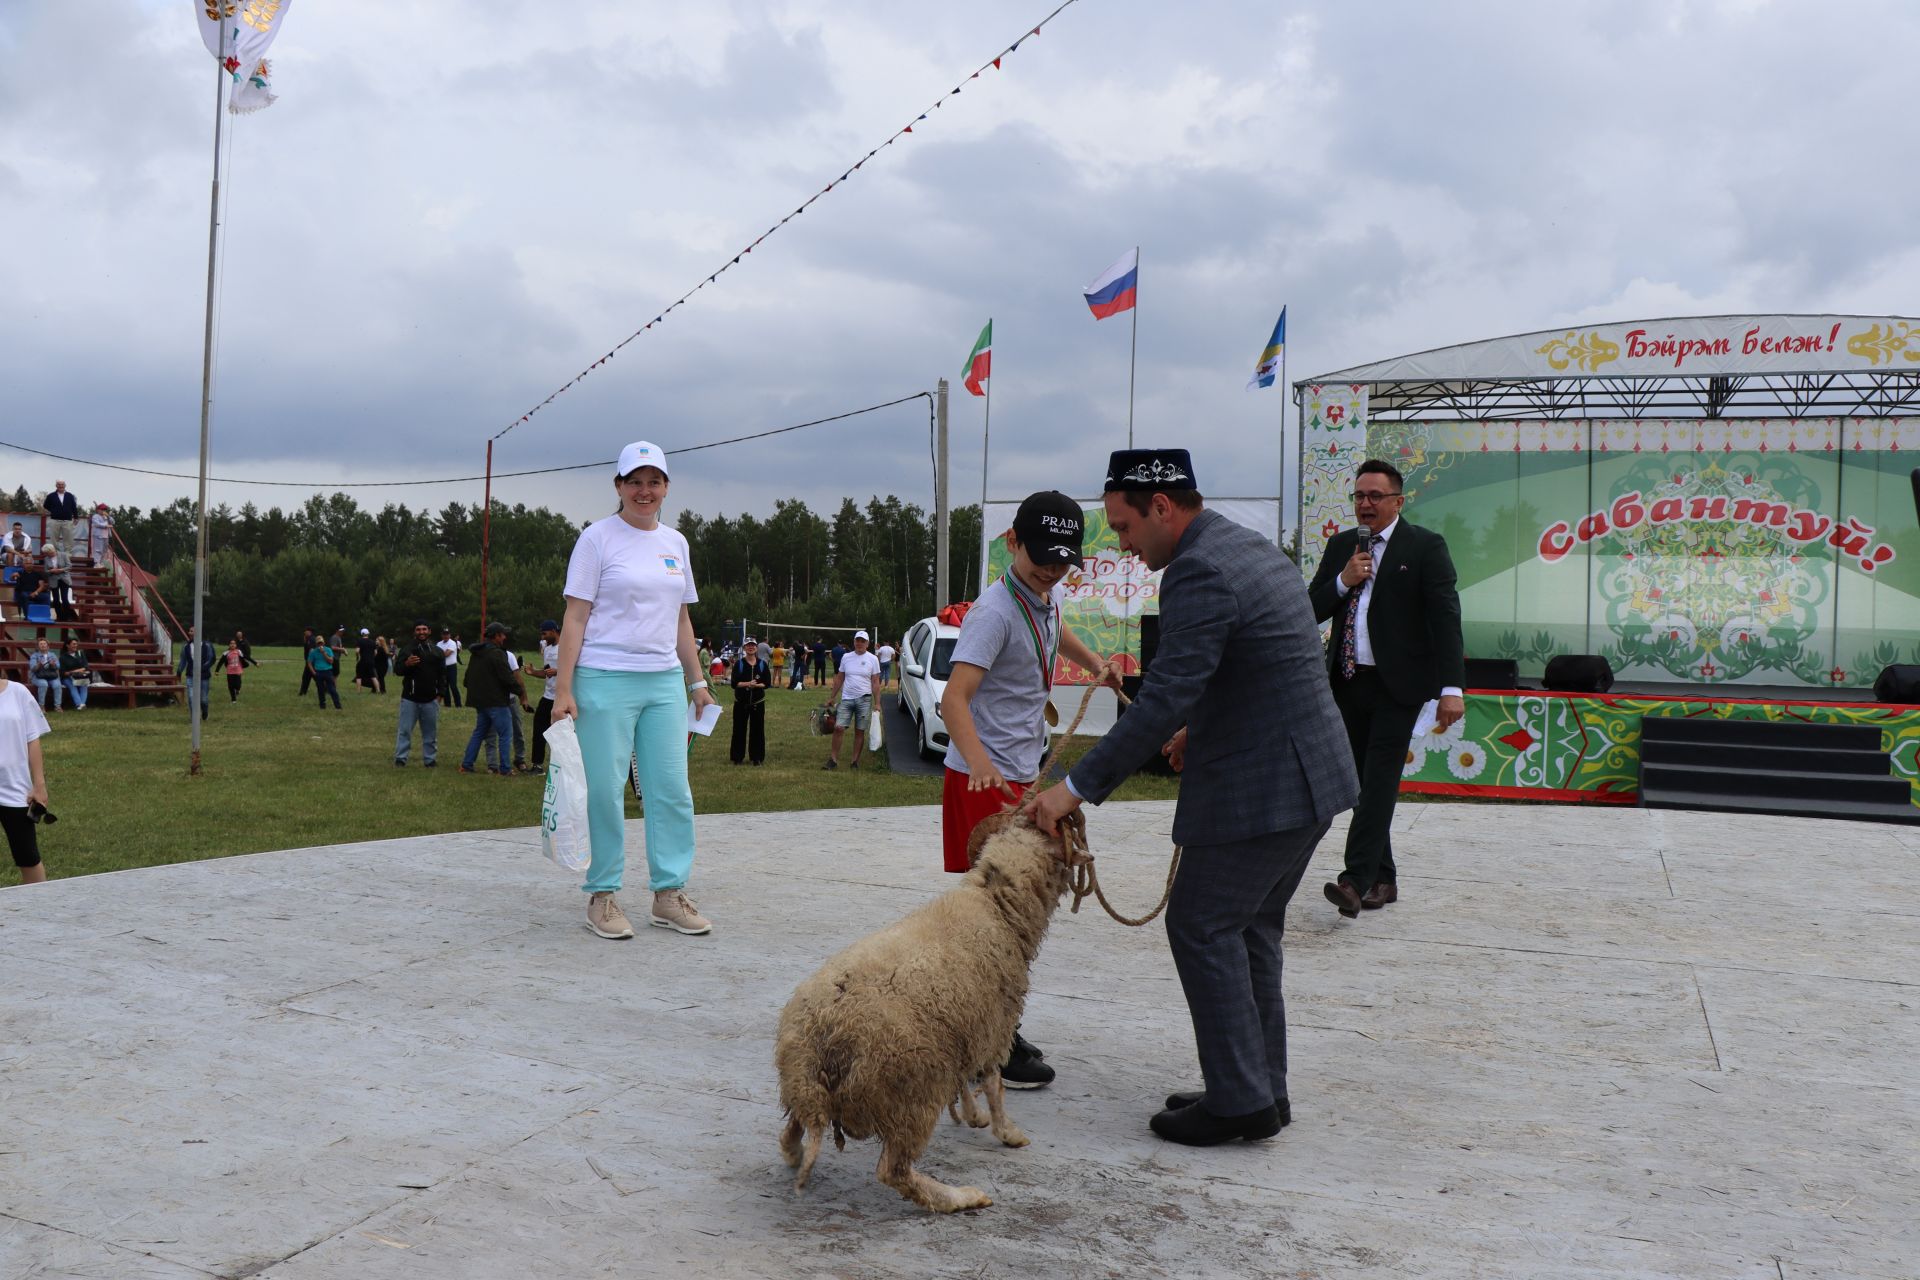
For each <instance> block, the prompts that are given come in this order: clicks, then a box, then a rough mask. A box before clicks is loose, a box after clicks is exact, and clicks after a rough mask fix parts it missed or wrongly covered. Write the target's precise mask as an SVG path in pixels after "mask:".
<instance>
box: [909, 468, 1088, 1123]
mask: <svg viewBox="0 0 1920 1280" xmlns="http://www.w3.org/2000/svg"><path fill="white" fill-rule="evenodd" d="M1085 524H1086V519H1085V515H1084V513H1083V512H1082V511H1081V510H1080V504H1079V503H1077V502H1075V501H1074V500H1073V499H1072V498H1069V497H1068V496H1067V495H1066V494H1064V493H1056V492H1052V491H1048V492H1044V493H1036V494H1033V495H1032V496H1030V497H1029V498H1028V499H1027V500H1026V501H1025V502H1022V503H1021V504H1020V510H1019V511H1018V512H1017V513H1016V514H1015V515H1014V517H1013V528H1012V530H1010V531H1009V532H1008V533H1007V535H1006V537H1007V550H1008V551H1009V552H1011V553H1012V555H1013V563H1012V565H1011V566H1010V568H1009V570H1008V572H1007V573H1006V574H1005V575H1004V576H1003V577H1001V578H1000V580H999V581H997V582H995V583H993V584H991V585H990V586H988V587H987V589H986V590H985V591H983V592H981V593H980V598H979V599H978V600H976V601H974V603H973V607H972V608H971V609H969V610H968V611H967V617H966V621H965V622H964V623H963V624H962V625H961V627H960V638H959V639H958V640H957V641H955V642H954V648H953V675H952V676H950V677H949V678H948V680H947V691H946V693H945V694H944V695H943V696H942V698H941V700H940V716H941V719H943V720H944V721H945V722H946V726H947V734H948V736H949V739H950V744H949V745H948V747H947V774H946V785H945V788H944V789H943V792H942V795H941V811H940V827H941V836H942V845H943V847H944V849H945V854H946V868H947V870H948V871H955V872H963V871H966V870H967V869H968V866H969V865H970V864H969V862H968V859H967V841H968V839H969V837H971V836H972V835H973V829H974V827H975V826H976V825H978V823H979V821H980V820H981V819H982V818H984V817H987V816H988V815H990V814H993V813H998V812H1000V811H1001V809H1003V808H1004V807H1005V806H1006V805H1007V804H1009V803H1013V802H1018V801H1019V799H1020V797H1021V795H1022V793H1024V792H1025V791H1026V789H1027V788H1028V787H1029V786H1031V785H1032V784H1033V782H1034V780H1035V779H1036V778H1037V777H1038V775H1039V772H1040V761H1041V759H1042V758H1043V757H1044V756H1045V755H1046V749H1047V726H1048V725H1049V724H1050V723H1052V719H1053V717H1052V715H1051V714H1050V713H1051V712H1052V707H1051V706H1050V705H1049V703H1048V695H1049V694H1050V693H1051V692H1052V690H1053V678H1054V672H1055V669H1056V667H1057V665H1058V661H1059V658H1060V657H1061V656H1062V655H1064V656H1065V657H1066V659H1067V660H1068V661H1069V662H1072V663H1073V664H1074V665H1075V666H1078V667H1081V668H1084V669H1085V670H1087V671H1092V672H1096V673H1098V675H1099V676H1100V678H1101V679H1103V680H1104V681H1106V682H1107V683H1108V684H1111V685H1112V686H1113V687H1114V688H1116V689H1117V688H1119V687H1120V669H1119V667H1118V665H1117V664H1116V663H1115V662H1114V661H1111V660H1105V659H1102V658H1101V657H1100V655H1098V654H1096V653H1094V652H1093V650H1091V649H1089V648H1088V647H1087V645H1086V643H1085V642H1084V641H1082V640H1081V639H1080V638H1079V637H1078V636H1076V635H1074V634H1073V633H1072V632H1071V631H1069V630H1067V629H1066V628H1065V627H1064V626H1062V625H1061V616H1060V601H1061V598H1062V596H1064V594H1065V590H1066V589H1065V587H1064V586H1063V585H1062V582H1063V580H1064V579H1065V578H1066V576H1067V574H1068V573H1069V572H1071V571H1073V570H1075V569H1078V568H1079V567H1080V562H1081V536H1082V533H1083V531H1084V529H1085ZM1000 1078H1001V1080H1002V1081H1003V1082H1004V1083H1005V1084H1006V1086H1007V1087H1008V1088H1010V1089H1037V1088H1040V1087H1041V1086H1043V1085H1045V1084H1047V1083H1049V1082H1050V1081H1051V1080H1052V1079H1053V1068H1052V1067H1050V1066H1048V1065H1047V1064H1046V1063H1045V1062H1044V1061H1043V1060H1042V1055H1041V1053H1040V1051H1039V1050H1038V1049H1035V1048H1034V1047H1033V1046H1032V1045H1030V1044H1028V1043H1027V1042H1026V1040H1025V1039H1023V1038H1022V1037H1021V1036H1020V1034H1019V1033H1018V1032H1017V1031H1016V1032H1015V1033H1014V1037H1013V1049H1012V1052H1011V1053H1010V1054H1009V1055H1008V1058H1007V1063H1006V1065H1005V1066H1003V1067H1002V1068H1001V1069H1000Z"/></svg>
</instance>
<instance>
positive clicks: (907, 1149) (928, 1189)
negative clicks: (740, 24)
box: [876, 1110, 993, 1213]
mask: <svg viewBox="0 0 1920 1280" xmlns="http://www.w3.org/2000/svg"><path fill="white" fill-rule="evenodd" d="M939 1122H940V1112H939V1111H938V1110H933V1111H930V1112H929V1113H928V1114H927V1116H926V1118H925V1120H924V1122H921V1123H918V1124H916V1127H915V1130H914V1131H912V1132H905V1133H903V1132H901V1131H899V1130H894V1131H892V1132H887V1133H882V1134H881V1135H880V1139H881V1147H880V1167H879V1169H878V1170H876V1172H877V1173H878V1174H879V1177H880V1181H881V1182H882V1183H884V1184H885V1185H887V1186H889V1187H892V1188H893V1189H894V1190H895V1191H898V1192H899V1193H900V1194H901V1195H903V1196H905V1197H906V1198H907V1199H909V1200H911V1201H913V1202H914V1203H915V1204H917V1205H922V1206H924V1207H926V1208H928V1209H931V1210H933V1211H934V1212H935V1213H958V1212H959V1211H960V1210H962V1209H984V1208H986V1207H987V1206H988V1205H990V1204H992V1203H993V1201H992V1199H990V1198H989V1197H988V1196H987V1193H986V1192H984V1191H982V1190H981V1189H980V1188H978V1187H949V1186H947V1185H946V1184H944V1183H940V1182H935V1181H934V1180H933V1179H932V1178H929V1177H928V1176H927V1175H926V1174H924V1173H921V1172H920V1171H919V1170H918V1169H915V1168H914V1167H913V1162H914V1161H915V1160H917V1159H919V1157H920V1153H921V1152H923V1151H925V1150H926V1149H927V1139H928V1138H931V1137H932V1136H933V1128H934V1126H935V1125H936V1124H938V1123H939Z"/></svg>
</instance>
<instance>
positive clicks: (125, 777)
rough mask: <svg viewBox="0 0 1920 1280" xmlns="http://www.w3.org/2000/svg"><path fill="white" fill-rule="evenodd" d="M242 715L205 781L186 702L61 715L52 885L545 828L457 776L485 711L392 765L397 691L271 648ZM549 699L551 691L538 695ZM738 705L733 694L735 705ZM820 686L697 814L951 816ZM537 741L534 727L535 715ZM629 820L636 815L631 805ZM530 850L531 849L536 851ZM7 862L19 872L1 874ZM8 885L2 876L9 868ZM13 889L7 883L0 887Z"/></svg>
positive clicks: (697, 780)
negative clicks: (815, 718)
mask: <svg viewBox="0 0 1920 1280" xmlns="http://www.w3.org/2000/svg"><path fill="white" fill-rule="evenodd" d="M255 656H256V657H258V658H259V659H260V661H261V665H260V666H259V667H254V668H249V669H248V671H247V675H246V683H245V686H244V688H242V690H241V693H240V700H239V701H238V702H237V703H229V702H228V701H227V689H226V680H225V678H224V677H223V676H219V675H216V676H215V677H214V680H213V686H212V689H213V692H212V698H211V704H212V705H211V709H210V715H209V717H208V720H207V724H206V727H205V732H204V734H203V735H202V745H201V764H202V773H201V776H199V777H197V778H196V777H192V776H190V774H189V772H188V767H187V766H188V756H189V751H188V738H187V733H188V725H187V712H186V709H185V708H184V707H153V708H144V709H141V710H137V711H115V710H102V709H96V710H90V711H85V712H75V711H72V710H68V711H65V712H62V713H60V714H58V715H50V716H49V717H48V719H49V721H50V722H51V723H52V725H53V732H52V733H51V734H50V735H48V737H47V738H46V739H45V740H44V744H43V745H44V748H45V752H46V761H47V784H48V790H49V793H50V798H51V800H52V802H53V803H52V805H51V808H52V809H53V811H54V813H56V814H58V815H59V818H60V821H59V822H58V823H57V824H56V825H54V826H52V827H42V828H41V852H42V854H43V855H44V857H45V858H46V863H47V874H48V875H49V876H51V877H56V878H57V877H61V876H76V875H90V874H93V873H95V872H101V871H120V870H124V869H126V868H129V867H148V866H158V865H162V864H165V863H170V862H188V861H192V860H195V859H199V858H219V857H226V856H228V855H231V854H236V853H258V852H261V851H263V850H267V849H291V848H300V847H303V846H307V845H319V844H340V843H345V842H348V841H357V840H384V839H391V838H396V837H400V836H413V835H426V834H432V833H435V832H442V831H472V830H485V829H488V828H496V827H521V826H524V827H532V826H536V825H537V824H538V823H539V820H540V799H541V793H542V783H541V780H540V779H539V778H538V777H516V778H500V777H495V776H492V775H486V774H473V775H464V774H461V773H459V772H458V771H457V766H458V764H459V762H460V756H461V754H462V753H463V751H464V750H465V748H466V744H467V739H468V737H469V735H471V734H472V732H473V720H474V717H473V713H472V712H471V711H469V710H467V709H465V708H454V707H443V708H441V712H440V734H439V760H440V763H439V767H437V768H435V769H432V770H428V769H423V768H421V767H420V749H419V746H418V743H417V741H416V743H415V746H414V749H413V752H412V760H411V762H410V763H409V765H408V767H407V768H405V769H396V768H394V766H393V739H394V728H395V722H396V717H397V715H398V710H397V704H398V702H399V681H398V680H389V681H388V682H387V689H388V692H387V693H386V694H385V696H380V695H375V694H368V693H363V692H361V691H360V690H358V689H355V688H352V687H351V686H348V687H345V688H343V689H342V690H341V691H340V700H341V702H342V703H344V704H345V708H344V710H341V711H335V710H333V708H332V707H331V706H329V707H328V708H327V709H326V710H325V711H321V710H319V709H318V708H317V707H316V706H315V705H314V699H313V696H312V695H311V694H309V695H308V696H307V697H306V698H304V699H301V698H297V697H296V696H295V693H296V690H297V689H298V688H299V684H300V662H299V656H300V655H299V650H298V649H281V648H266V647H261V648H258V649H256V650H255ZM530 691H531V692H532V693H534V694H535V700H536V701H537V700H538V693H539V689H538V685H537V682H536V683H535V685H534V686H533V687H532V689H531V690H530ZM731 697H732V695H731V694H730V693H728V692H727V691H725V690H722V691H721V694H720V698H721V701H722V702H723V703H727V702H730V701H731ZM823 700H824V698H823V695H822V694H821V693H820V692H819V691H816V690H812V689H808V690H803V691H800V692H788V691H786V690H775V691H773V692H772V693H771V694H770V695H769V697H768V702H767V763H766V764H765V765H764V766H762V767H760V768H757V769H756V768H753V767H751V766H749V765H741V766H739V767H737V768H736V767H735V766H733V765H731V764H730V763H729V762H728V760H727V743H726V740H725V738H724V736H723V735H725V734H726V733H727V732H728V730H729V729H730V728H731V722H730V720H729V719H728V718H727V717H725V716H723V717H722V718H721V721H720V729H719V730H718V731H717V732H716V734H715V736H714V737H713V738H712V739H701V740H700V741H698V742H697V743H696V744H695V746H694V749H693V754H692V757H691V763H692V777H693V799H694V807H695V809H696V810H697V811H698V812H700V813H738V812H746V811H764V810H786V809H828V808H855V807H877V806H887V805H914V804H938V803H939V802H940V780H939V779H938V778H937V777H910V776H906V775H901V774H895V773H893V772H891V771H890V770H889V769H888V768H887V767H886V762H885V759H884V757H885V753H884V752H882V753H880V755H881V757H882V758H881V759H879V760H871V759H869V760H863V761H862V762H861V766H860V769H859V771H858V772H854V771H852V770H849V769H847V768H845V767H844V765H845V762H846V761H847V759H848V758H849V757H850V755H851V746H852V744H851V743H848V744H847V747H846V749H844V750H843V751H842V755H841V760H842V766H843V767H842V768H841V769H840V770H839V771H837V772H834V773H826V772H823V771H822V770H821V768H820V765H821V763H822V762H823V761H824V760H825V759H826V754H827V743H826V740H825V739H822V738H817V737H814V736H812V735H811V734H809V733H808V731H807V712H808V710H809V709H810V708H811V707H813V706H815V705H817V704H818V703H819V702H821V701H823ZM522 719H523V721H524V722H525V724H526V727H527V729H528V731H529V732H530V731H531V730H532V725H533V721H532V717H531V716H527V715H524V714H523V716H522ZM1090 745H1091V742H1090V740H1087V739H1077V740H1075V741H1074V742H1071V743H1069V744H1068V746H1067V749H1066V750H1065V751H1063V752H1062V759H1063V760H1067V761H1071V760H1074V759H1077V758H1078V757H1079V754H1080V753H1081V752H1083V751H1084V750H1085V749H1086V748H1087V747H1088V746H1090ZM1175 794H1176V784H1175V782H1174V781H1173V780H1171V779H1161V778H1148V777H1142V778H1136V779H1134V780H1132V781H1131V782H1129V783H1128V784H1127V785H1126V786H1125V787H1123V788H1121V790H1120V792H1119V793H1118V794H1117V795H1116V796H1115V798H1116V799H1123V800H1145V799H1163V798H1169V797H1171V796H1173V795H1175ZM627 804H628V813H629V816H636V817H637V816H638V813H639V810H638V806H636V805H635V804H634V802H633V800H632V799H631V797H629V799H628V802H627ZM530 853H531V845H530ZM0 865H4V864H0ZM0 876H4V873H0ZM8 883H12V880H11V877H10V876H5V877H4V878H0V884H8Z"/></svg>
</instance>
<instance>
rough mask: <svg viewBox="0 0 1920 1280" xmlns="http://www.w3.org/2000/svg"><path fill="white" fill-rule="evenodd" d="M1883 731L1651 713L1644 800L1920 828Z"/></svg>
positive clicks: (1645, 730) (1643, 735)
mask: <svg viewBox="0 0 1920 1280" xmlns="http://www.w3.org/2000/svg"><path fill="white" fill-rule="evenodd" d="M1911 792H1912V789H1911V787H1910V786H1909V784H1908V782H1907V780H1906V779H1905V778H1902V777H1899V776H1897V775H1895V774H1894V773H1893V766H1892V761H1891V759H1890V758H1889V757H1888V755H1887V753H1886V752H1885V751H1884V750H1882V749H1881V746H1880V730H1879V729H1878V728H1876V727H1875V726H1873V725H1867V724H1811V723H1808V722H1806V721H1802V720H1723V719H1720V718H1718V717H1709V716H1698V717H1691V718H1689V717H1683V716H1653V715H1650V716H1647V717H1646V718H1645V719H1643V720H1642V721H1641V725H1640V803H1641V805H1642V806H1643V807H1645V808H1649V809H1704V810H1710V811H1718V812H1726V813H1772V814H1786V815H1792V816H1796V817H1805V818H1851V819H1854V820H1857V821H1866V822H1906V823H1920V808H1916V807H1915V805H1914V803H1913V798H1912V794H1911Z"/></svg>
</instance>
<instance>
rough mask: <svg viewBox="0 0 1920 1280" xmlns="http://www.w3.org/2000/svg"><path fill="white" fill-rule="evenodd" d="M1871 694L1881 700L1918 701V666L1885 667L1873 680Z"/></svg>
mask: <svg viewBox="0 0 1920 1280" xmlns="http://www.w3.org/2000/svg"><path fill="white" fill-rule="evenodd" d="M1873 696H1874V697H1876V698H1878V699H1880V701H1882V702H1904V703H1909V704H1913V703H1920V667H1909V666H1895V667H1887V668H1886V669H1885V670H1883V671H1881V673H1880V678H1879V679H1878V680H1875V681H1874V682H1873Z"/></svg>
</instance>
